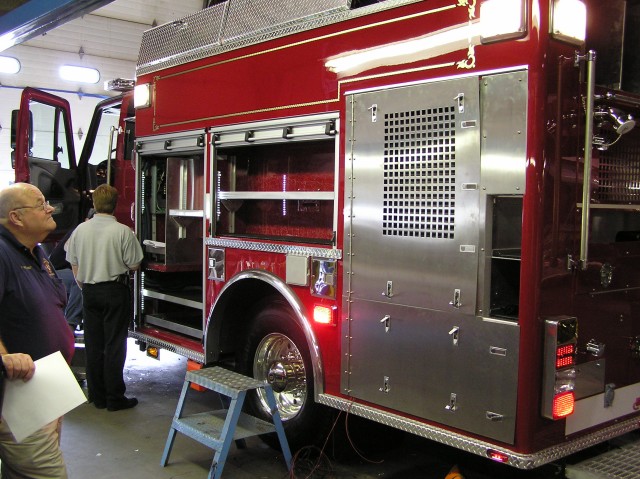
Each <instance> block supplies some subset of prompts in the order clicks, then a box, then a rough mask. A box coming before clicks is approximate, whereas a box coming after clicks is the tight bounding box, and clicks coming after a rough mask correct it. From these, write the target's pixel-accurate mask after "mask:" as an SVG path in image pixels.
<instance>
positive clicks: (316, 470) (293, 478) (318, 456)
mask: <svg viewBox="0 0 640 479" xmlns="http://www.w3.org/2000/svg"><path fill="white" fill-rule="evenodd" d="M350 410H351V405H349V408H348V409H347V411H346V413H344V421H345V422H344V426H345V432H346V436H347V440H348V442H349V444H350V445H351V447H352V449H353V451H354V452H355V453H356V454H357V455H358V456H359V457H360V458H361V459H362V460H363V461H366V462H369V463H371V464H382V463H383V462H384V460H380V461H374V460H371V459H369V458H367V457H365V456H364V455H363V454H362V453H361V452H360V450H359V449H358V448H357V446H356V445H355V443H354V442H353V440H352V439H351V436H350V435H349V415H350V414H349V411H350ZM342 414H343V412H342V411H340V412H339V413H338V415H337V416H336V419H335V421H333V424H332V425H331V429H330V430H329V434H327V437H326V439H325V441H324V444H322V448H318V447H316V446H305V447H302V448H300V449H299V450H298V451H297V452H296V453H295V454H294V456H293V457H292V458H291V470H290V472H289V479H323V478H326V477H335V476H333V474H334V472H335V471H334V469H333V464H332V462H331V459H329V457H328V456H327V455H326V454H325V453H324V451H325V449H326V447H327V444H328V442H329V439H330V438H331V435H332V434H333V431H334V429H335V428H336V425H337V424H338V421H339V420H340V417H341V416H342Z"/></svg>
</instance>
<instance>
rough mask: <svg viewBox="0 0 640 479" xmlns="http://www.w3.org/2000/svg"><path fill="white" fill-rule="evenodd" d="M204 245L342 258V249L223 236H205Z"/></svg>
mask: <svg viewBox="0 0 640 479" xmlns="http://www.w3.org/2000/svg"><path fill="white" fill-rule="evenodd" d="M204 244H205V245H207V246H218V247H220V248H237V249H244V250H249V251H265V252H267V253H281V254H293V255H297V256H313V257H314V258H324V259H342V250H339V249H329V248H317V247H313V246H305V245H290V244H274V243H261V242H256V241H243V240H232V239H224V238H206V239H205V242H204Z"/></svg>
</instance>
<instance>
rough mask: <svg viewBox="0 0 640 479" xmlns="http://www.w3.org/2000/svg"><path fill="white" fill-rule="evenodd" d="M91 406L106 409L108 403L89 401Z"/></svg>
mask: <svg viewBox="0 0 640 479" xmlns="http://www.w3.org/2000/svg"><path fill="white" fill-rule="evenodd" d="M88 402H89V404H93V405H94V406H95V407H96V409H106V407H107V403H106V402H104V401H96V400H94V399H89V400H88Z"/></svg>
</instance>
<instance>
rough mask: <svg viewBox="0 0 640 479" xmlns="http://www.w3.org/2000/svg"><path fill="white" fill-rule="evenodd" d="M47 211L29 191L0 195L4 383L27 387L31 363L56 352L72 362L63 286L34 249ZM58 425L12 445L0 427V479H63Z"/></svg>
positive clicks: (47, 223) (21, 186) (20, 186)
mask: <svg viewBox="0 0 640 479" xmlns="http://www.w3.org/2000/svg"><path fill="white" fill-rule="evenodd" d="M53 211H54V208H52V207H51V206H50V205H49V203H48V202H47V201H46V199H45V198H44V196H43V194H42V192H41V191H40V190H39V189H38V188H36V187H35V186H33V185H30V184H27V183H16V184H14V185H11V186H9V187H7V188H5V189H3V190H1V191H0V311H2V314H1V315H0V355H1V360H2V364H3V366H4V369H5V370H6V376H7V378H8V379H9V380H17V379H22V380H24V381H28V380H29V379H31V377H32V376H33V374H34V372H35V366H34V363H33V361H34V360H37V359H40V358H42V357H45V356H48V355H49V354H51V353H55V352H56V351H60V352H61V353H62V355H63V356H64V358H65V359H66V360H67V362H69V363H70V362H71V359H72V356H73V352H74V338H73V334H72V332H71V329H70V328H69V326H68V325H67V321H66V319H65V316H64V307H65V304H66V299H67V298H66V292H65V289H64V285H63V284H62V281H61V280H60V279H59V278H58V277H57V275H56V273H55V270H54V269H53V267H52V266H51V264H50V263H49V260H48V259H47V255H46V254H45V252H44V251H43V249H42V247H41V246H40V242H41V241H43V240H44V239H45V238H46V237H47V235H48V234H49V233H51V232H52V231H53V230H55V228H56V223H55V221H54V220H53V218H52V216H51V215H52V213H53ZM60 424H61V420H60V419H58V420H57V421H54V422H52V423H50V424H48V425H46V426H45V427H43V428H42V429H40V430H39V431H37V432H35V433H34V434H32V435H31V436H29V437H28V438H26V439H24V440H23V441H22V442H21V443H20V444H16V442H15V440H14V438H13V435H12V434H11V431H10V430H9V428H8V427H7V425H6V423H4V422H2V423H0V460H1V461H2V477H3V478H8V479H10V478H32V479H45V478H47V479H51V478H56V479H57V478H60V479H65V478H66V477H67V470H66V466H65V463H64V459H63V457H62V452H61V450H60V444H59V432H60Z"/></svg>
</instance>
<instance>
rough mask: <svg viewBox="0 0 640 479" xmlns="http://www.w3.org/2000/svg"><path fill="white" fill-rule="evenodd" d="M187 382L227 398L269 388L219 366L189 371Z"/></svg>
mask: <svg viewBox="0 0 640 479" xmlns="http://www.w3.org/2000/svg"><path fill="white" fill-rule="evenodd" d="M185 380H186V381H190V382H192V383H195V384H198V385H199V386H202V387H204V388H207V389H210V390H211V391H216V392H218V393H221V394H225V395H227V396H235V395H237V394H238V393H239V392H241V391H248V390H251V389H258V388H265V387H269V385H268V384H267V383H265V382H263V381H260V380H257V379H253V378H250V377H247V376H243V375H242V374H238V373H236V372H233V371H229V370H228V369H224V368H221V367H218V366H216V367H213V368H204V369H199V370H194V371H187V375H186V377H185Z"/></svg>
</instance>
